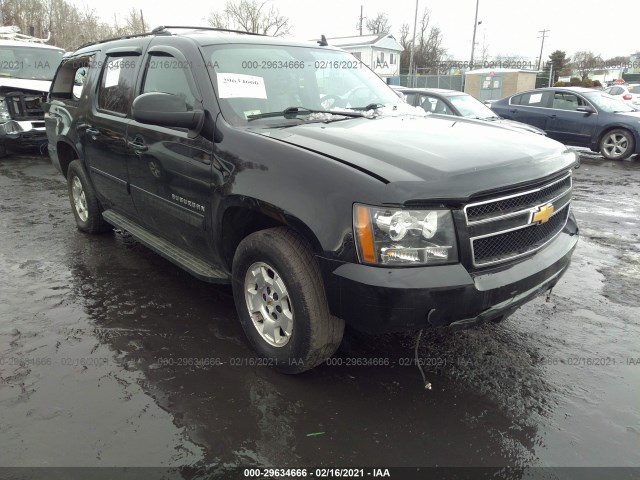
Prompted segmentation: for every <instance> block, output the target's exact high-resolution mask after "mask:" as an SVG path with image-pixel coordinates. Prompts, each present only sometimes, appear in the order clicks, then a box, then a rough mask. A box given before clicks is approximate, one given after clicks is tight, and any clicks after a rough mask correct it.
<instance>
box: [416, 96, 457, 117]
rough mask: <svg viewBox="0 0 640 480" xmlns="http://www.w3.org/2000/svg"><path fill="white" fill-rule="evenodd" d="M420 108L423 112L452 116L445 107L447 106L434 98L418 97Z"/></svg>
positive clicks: (449, 110)
mask: <svg viewBox="0 0 640 480" xmlns="http://www.w3.org/2000/svg"><path fill="white" fill-rule="evenodd" d="M420 106H421V107H422V109H423V110H424V111H425V112H431V113H440V114H444V115H453V112H452V111H451V109H450V108H449V107H448V106H447V104H446V103H444V102H443V101H442V100H440V99H439V98H436V97H430V96H428V95H422V97H420Z"/></svg>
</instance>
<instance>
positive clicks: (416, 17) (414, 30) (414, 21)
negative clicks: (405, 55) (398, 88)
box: [409, 0, 418, 87]
mask: <svg viewBox="0 0 640 480" xmlns="http://www.w3.org/2000/svg"><path fill="white" fill-rule="evenodd" d="M417 25H418V0H416V14H415V17H414V18H413V40H412V41H411V53H410V55H409V81H410V82H411V83H410V84H409V86H410V87H413V80H412V77H411V72H412V71H413V52H414V50H415V46H416V27H417Z"/></svg>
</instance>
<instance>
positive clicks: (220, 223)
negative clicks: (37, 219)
mask: <svg viewBox="0 0 640 480" xmlns="http://www.w3.org/2000/svg"><path fill="white" fill-rule="evenodd" d="M78 69H87V71H86V75H83V78H84V80H83V82H84V88H83V90H82V92H81V94H80V97H79V98H78V99H76V98H74V96H73V91H74V83H75V82H74V79H76V78H77V76H78V75H77V72H78ZM354 85H357V87H358V90H357V99H358V100H359V101H360V102H361V103H359V104H355V102H356V96H355V95H350V96H351V97H352V98H350V99H349V102H350V103H351V102H352V101H353V102H354V103H351V108H344V107H343V108H341V109H340V110H332V111H327V110H324V109H323V108H322V103H323V102H324V101H328V100H329V99H330V98H333V100H335V101H343V100H344V99H346V98H347V97H349V95H347V94H348V92H356V90H354V88H355V87H354ZM345 95H346V96H345ZM45 121H46V125H47V135H48V137H49V153H50V156H51V160H52V162H53V164H54V165H55V166H56V168H57V169H58V170H59V171H60V172H61V174H63V175H64V176H65V177H66V179H67V184H68V191H69V198H70V202H71V209H72V211H73V215H74V217H75V221H76V224H77V227H78V228H79V229H80V230H81V231H83V232H87V233H98V232H104V231H108V230H110V229H112V227H114V226H115V227H117V228H119V229H123V230H127V231H128V232H129V233H130V234H131V235H132V236H133V237H135V238H136V239H138V240H139V241H140V242H141V243H143V244H144V245H146V246H147V247H149V248H151V249H153V250H155V251H156V252H157V253H159V254H160V255H162V256H163V257H164V258H166V259H167V260H169V261H171V262H173V263H175V264H176V265H178V266H180V267H181V268H183V269H185V270H186V271H187V272H190V273H191V274H193V275H194V276H195V277H197V278H199V279H202V280H204V281H208V282H212V283H227V284H231V285H232V288H233V296H234V300H235V303H236V307H237V311H238V317H239V321H240V323H241V325H242V327H243V329H244V331H245V333H246V335H247V338H248V339H249V342H250V343H251V345H252V346H253V348H254V349H255V350H256V352H257V354H258V356H259V358H260V359H261V363H262V364H264V365H271V366H273V367H274V368H276V369H278V370H280V371H282V372H286V373H298V372H301V371H304V370H307V369H309V368H312V367H314V366H316V365H318V364H320V363H321V362H323V361H324V360H325V359H327V358H328V357H329V356H331V355H332V354H333V353H334V351H335V350H336V349H337V347H338V345H339V344H340V342H341V339H342V334H343V329H344V322H345V321H346V322H347V323H349V324H351V325H352V326H353V327H354V328H357V329H360V330H364V331H366V332H370V333H381V332H393V331H417V330H420V329H423V328H428V327H435V326H447V325H450V326H452V327H453V328H465V327H469V326H472V325H477V324H479V323H482V322H485V321H489V320H492V321H499V320H501V319H504V318H506V317H507V316H509V315H510V314H511V313H512V312H513V311H515V309H517V308H518V307H519V306H520V305H522V304H523V303H525V302H527V301H529V300H530V299H532V298H534V297H536V296H538V295H540V294H542V293H544V292H546V291H548V290H549V289H550V288H552V287H553V286H554V285H555V284H556V283H557V282H558V280H559V279H560V277H561V276H562V275H563V274H564V272H565V271H566V270H567V268H568V266H569V263H570V260H571V255H572V252H573V250H574V247H575V245H576V242H577V240H578V227H577V225H576V222H575V219H574V217H573V214H572V213H571V208H570V206H571V195H572V181H571V172H572V169H573V168H574V166H575V165H576V161H577V157H576V154H575V152H573V151H570V150H567V149H566V147H565V146H564V145H562V144H560V143H558V142H555V141H553V140H550V139H548V138H545V137H542V136H539V135H522V134H521V133H516V132H514V131H511V130H507V129H504V128H497V127H495V126H492V125H490V124H489V123H487V124H484V123H482V122H478V121H473V120H468V119H465V118H459V117H445V116H437V115H427V114H426V113H425V112H423V111H421V110H419V109H417V108H414V107H411V106H409V105H407V104H406V103H404V102H402V101H401V99H399V98H398V97H397V96H396V95H395V94H394V93H393V91H392V90H391V89H389V88H388V87H387V85H385V83H384V82H383V81H382V80H381V79H380V78H379V77H378V76H377V75H376V74H375V73H373V72H372V71H371V70H369V69H368V68H362V67H361V66H360V65H359V62H358V64H354V63H353V56H352V55H351V54H349V53H347V52H344V51H342V50H340V49H337V48H335V47H331V46H326V45H316V44H313V43H307V42H296V41H293V40H287V39H282V38H271V37H266V36H262V35H249V34H238V33H233V32H230V31H220V30H216V29H212V28H208V29H199V30H197V31H194V30H192V29H187V28H186V27H185V28H177V27H173V28H159V29H156V30H154V31H153V32H151V33H148V34H145V35H141V36H134V37H128V38H123V39H119V40H110V41H104V42H98V43H95V44H91V45H88V46H85V47H83V48H81V49H79V50H78V51H76V52H75V53H73V55H71V56H70V57H69V58H65V59H64V60H63V63H62V65H61V66H60V68H59V70H58V73H57V75H56V77H55V80H54V82H53V86H52V88H51V92H50V95H49V101H48V102H47V104H46V117H45ZM213 313H214V312H212V321H213V318H214V317H215V315H214V314H213ZM176 321H178V322H179V321H180V319H178V318H176Z"/></svg>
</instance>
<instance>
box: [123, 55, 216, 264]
mask: <svg viewBox="0 0 640 480" xmlns="http://www.w3.org/2000/svg"><path fill="white" fill-rule="evenodd" d="M189 65H190V64H189V63H188V62H187V61H186V60H185V59H184V57H183V56H182V55H181V54H180V52H178V51H177V50H176V49H175V48H171V47H165V48H164V49H162V48H161V47H152V48H150V49H149V54H148V55H147V56H146V58H145V67H144V76H143V77H142V81H141V82H140V90H139V93H140V94H144V93H148V92H163V93H169V94H172V95H178V96H180V97H182V98H183V99H184V100H185V102H186V104H187V109H194V108H195V109H202V108H203V107H202V102H201V100H200V98H201V97H200V95H199V93H198V90H197V88H196V86H195V82H194V81H193V76H192V73H191V71H190V68H189ZM127 142H128V146H129V153H128V156H127V162H128V170H129V179H130V182H131V196H132V198H133V203H134V204H135V207H136V210H137V214H138V217H139V219H140V220H141V222H143V223H144V224H146V225H147V227H148V228H149V229H151V230H152V231H154V232H155V233H157V234H159V235H161V236H163V237H165V238H167V239H168V240H170V241H172V242H173V243H175V244H176V245H178V246H181V247H183V248H186V249H188V250H189V251H196V252H199V253H201V254H202V255H204V256H207V255H208V252H209V248H208V244H207V241H206V235H205V234H206V230H207V224H208V222H207V221H206V218H207V215H208V214H209V208H210V205H211V201H210V195H211V168H212V167H211V153H212V149H213V144H212V143H211V141H209V140H206V139H204V138H203V137H202V136H200V135H194V134H193V132H189V131H187V130H186V129H181V128H167V127H159V126H154V125H147V124H143V123H139V122H137V121H135V120H132V121H131V122H130V123H129V125H128V129H127Z"/></svg>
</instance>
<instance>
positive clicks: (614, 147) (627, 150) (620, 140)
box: [600, 129, 635, 160]
mask: <svg viewBox="0 0 640 480" xmlns="http://www.w3.org/2000/svg"><path fill="white" fill-rule="evenodd" d="M634 149H635V141H634V139H633V135H631V133H630V132H629V131H627V130H622V129H615V130H611V131H610V132H607V133H605V134H604V136H603V137H602V140H600V153H601V154H602V155H603V156H604V157H605V158H608V159H609V160H624V159H625V158H627V157H629V156H631V154H632V153H633V151H634Z"/></svg>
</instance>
